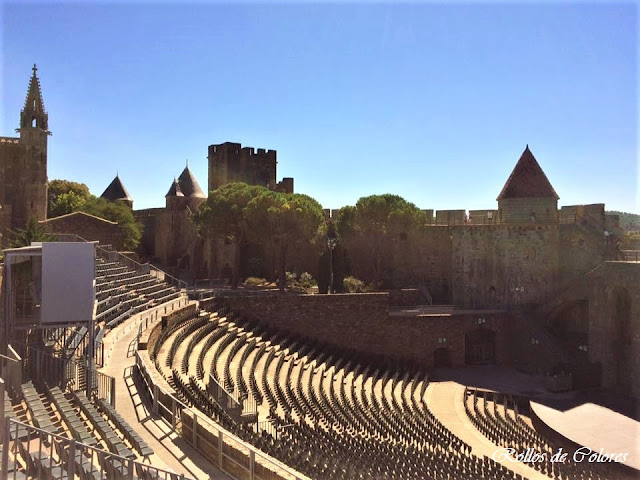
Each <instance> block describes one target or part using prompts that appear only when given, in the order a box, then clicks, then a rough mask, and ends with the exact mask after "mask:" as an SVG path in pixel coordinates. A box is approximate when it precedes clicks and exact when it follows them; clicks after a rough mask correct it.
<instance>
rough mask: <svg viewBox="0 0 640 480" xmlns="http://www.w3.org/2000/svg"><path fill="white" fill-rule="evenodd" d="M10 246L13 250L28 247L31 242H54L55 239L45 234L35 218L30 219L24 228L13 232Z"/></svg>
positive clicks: (45, 230) (45, 231) (44, 230)
mask: <svg viewBox="0 0 640 480" xmlns="http://www.w3.org/2000/svg"><path fill="white" fill-rule="evenodd" d="M13 235H14V237H13V240H12V241H11V246H12V247H13V248H18V247H28V246H29V245H31V243H32V242H54V241H55V237H54V236H53V235H51V234H50V233H49V232H47V229H46V228H44V226H43V225H42V224H41V223H38V219H37V218H36V217H31V218H30V219H29V222H28V223H27V226H26V227H25V228H19V229H18V230H16V231H15V232H13Z"/></svg>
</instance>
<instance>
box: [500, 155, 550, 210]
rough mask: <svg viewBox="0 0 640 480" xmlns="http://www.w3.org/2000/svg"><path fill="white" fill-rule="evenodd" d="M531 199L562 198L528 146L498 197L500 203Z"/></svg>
mask: <svg viewBox="0 0 640 480" xmlns="http://www.w3.org/2000/svg"><path fill="white" fill-rule="evenodd" d="M530 197H538V198H539V197H546V198H555V199H556V200H558V198H560V197H558V194H557V193H556V191H555V190H554V189H553V187H552V186H551V183H550V182H549V179H548V178H547V176H546V175H545V173H544V172H543V171H542V168H540V165H539V164H538V161H537V160H536V158H535V157H534V156H533V153H531V150H529V145H527V147H526V148H525V149H524V152H522V155H521V156H520V159H519V160H518V163H516V166H515V167H514V169H513V171H512V172H511V175H509V178H508V179H507V183H505V184H504V187H503V188H502V191H501V192H500V195H498V201H499V200H502V199H505V198H530Z"/></svg>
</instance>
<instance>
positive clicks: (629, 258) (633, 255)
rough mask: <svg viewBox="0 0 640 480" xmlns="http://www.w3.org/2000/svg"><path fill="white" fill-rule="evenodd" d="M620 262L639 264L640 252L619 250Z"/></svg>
mask: <svg viewBox="0 0 640 480" xmlns="http://www.w3.org/2000/svg"><path fill="white" fill-rule="evenodd" d="M620 260H622V261H625V262H640V250H620Z"/></svg>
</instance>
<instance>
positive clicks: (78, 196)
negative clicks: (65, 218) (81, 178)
mask: <svg viewBox="0 0 640 480" xmlns="http://www.w3.org/2000/svg"><path fill="white" fill-rule="evenodd" d="M89 196H90V193H89V187H87V186H86V185H85V184H84V183H78V182H72V181H69V180H59V179H56V180H51V181H50V182H49V183H48V184H47V218H53V217H59V216H60V215H66V214H67V213H72V212H77V211H78V210H79V209H80V207H81V206H82V204H83V203H84V202H85V201H86V200H87V199H88V198H89Z"/></svg>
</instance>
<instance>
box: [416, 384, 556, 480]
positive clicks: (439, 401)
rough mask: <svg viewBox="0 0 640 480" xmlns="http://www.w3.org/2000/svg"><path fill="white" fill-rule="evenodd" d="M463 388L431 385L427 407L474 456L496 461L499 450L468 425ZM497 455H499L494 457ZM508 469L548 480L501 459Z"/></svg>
mask: <svg viewBox="0 0 640 480" xmlns="http://www.w3.org/2000/svg"><path fill="white" fill-rule="evenodd" d="M463 402H464V385H460V384H459V383H456V382H431V383H429V386H428V387H427V391H426V404H427V405H428V406H429V408H430V410H431V412H432V413H433V414H434V415H435V417H436V418H437V419H438V420H440V422H442V424H443V425H444V426H445V427H447V428H448V429H449V430H450V431H451V433H453V434H454V435H456V436H457V437H458V438H460V439H461V440H462V441H463V442H465V443H467V444H468V445H470V446H471V448H472V451H471V453H473V454H474V455H476V456H478V457H480V458H482V457H483V456H486V457H489V458H494V459H496V460H498V459H499V458H498V457H497V456H495V457H494V453H495V452H497V451H499V450H500V449H501V448H502V447H500V446H498V445H496V444H494V443H493V442H491V441H490V440H489V439H488V438H486V437H485V436H484V435H483V434H482V433H480V432H479V431H478V430H477V429H476V427H475V426H474V425H473V424H472V423H471V421H470V420H469V418H468V417H467V414H466V412H465V411H464V404H463ZM496 455H498V454H496ZM500 463H501V464H502V465H504V466H505V467H507V468H508V469H510V470H512V471H514V472H516V473H519V474H520V475H522V476H523V477H524V478H528V479H531V480H534V479H535V480H537V479H546V480H548V479H549V477H547V476H546V475H543V474H542V473H540V472H538V471H536V470H534V469H533V468H530V467H528V466H526V465H524V464H522V463H519V462H514V461H510V460H506V459H503V460H502V461H501V462H500Z"/></svg>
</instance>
